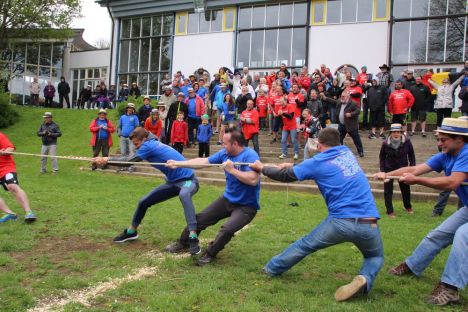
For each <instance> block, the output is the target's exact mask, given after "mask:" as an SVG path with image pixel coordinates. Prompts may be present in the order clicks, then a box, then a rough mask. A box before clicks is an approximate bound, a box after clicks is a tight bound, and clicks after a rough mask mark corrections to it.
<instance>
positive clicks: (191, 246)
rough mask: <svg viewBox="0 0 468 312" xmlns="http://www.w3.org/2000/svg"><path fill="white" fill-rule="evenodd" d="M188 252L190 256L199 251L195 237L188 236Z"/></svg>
mask: <svg viewBox="0 0 468 312" xmlns="http://www.w3.org/2000/svg"><path fill="white" fill-rule="evenodd" d="M189 252H190V254H191V255H192V256H194V255H198V254H199V253H200V252H201V248H200V244H199V241H198V238H197V237H189Z"/></svg>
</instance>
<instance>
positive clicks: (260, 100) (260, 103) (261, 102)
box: [256, 89, 268, 131]
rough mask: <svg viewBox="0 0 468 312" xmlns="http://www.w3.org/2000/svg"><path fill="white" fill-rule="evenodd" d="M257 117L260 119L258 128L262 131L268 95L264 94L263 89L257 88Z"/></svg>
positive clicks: (264, 126) (264, 124) (264, 128)
mask: <svg viewBox="0 0 468 312" xmlns="http://www.w3.org/2000/svg"><path fill="white" fill-rule="evenodd" d="M256 104H257V110H258V118H259V121H260V129H261V130H262V131H265V130H266V117H267V111H268V97H266V96H265V91H264V90H263V89H259V90H258V96H257V99H256Z"/></svg>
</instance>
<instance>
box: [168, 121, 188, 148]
mask: <svg viewBox="0 0 468 312" xmlns="http://www.w3.org/2000/svg"><path fill="white" fill-rule="evenodd" d="M187 144H188V125H187V123H186V122H185V121H184V112H179V113H178V114H177V120H175V121H174V122H173V123H172V129H171V145H172V147H173V148H174V149H175V150H176V151H178V152H179V153H181V154H182V152H183V151H184V145H187Z"/></svg>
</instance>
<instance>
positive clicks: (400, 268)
mask: <svg viewBox="0 0 468 312" xmlns="http://www.w3.org/2000/svg"><path fill="white" fill-rule="evenodd" d="M388 273H390V274H392V275H395V276H403V275H411V274H413V272H411V269H410V268H409V266H408V265H407V264H406V262H403V263H400V264H399V265H397V266H396V267H394V268H391V269H390V271H388Z"/></svg>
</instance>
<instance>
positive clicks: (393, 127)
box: [388, 123, 403, 132]
mask: <svg viewBox="0 0 468 312" xmlns="http://www.w3.org/2000/svg"><path fill="white" fill-rule="evenodd" d="M388 131H389V132H403V126H402V125H401V124H399V123H394V124H391V125H390V129H389V130H388Z"/></svg>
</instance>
